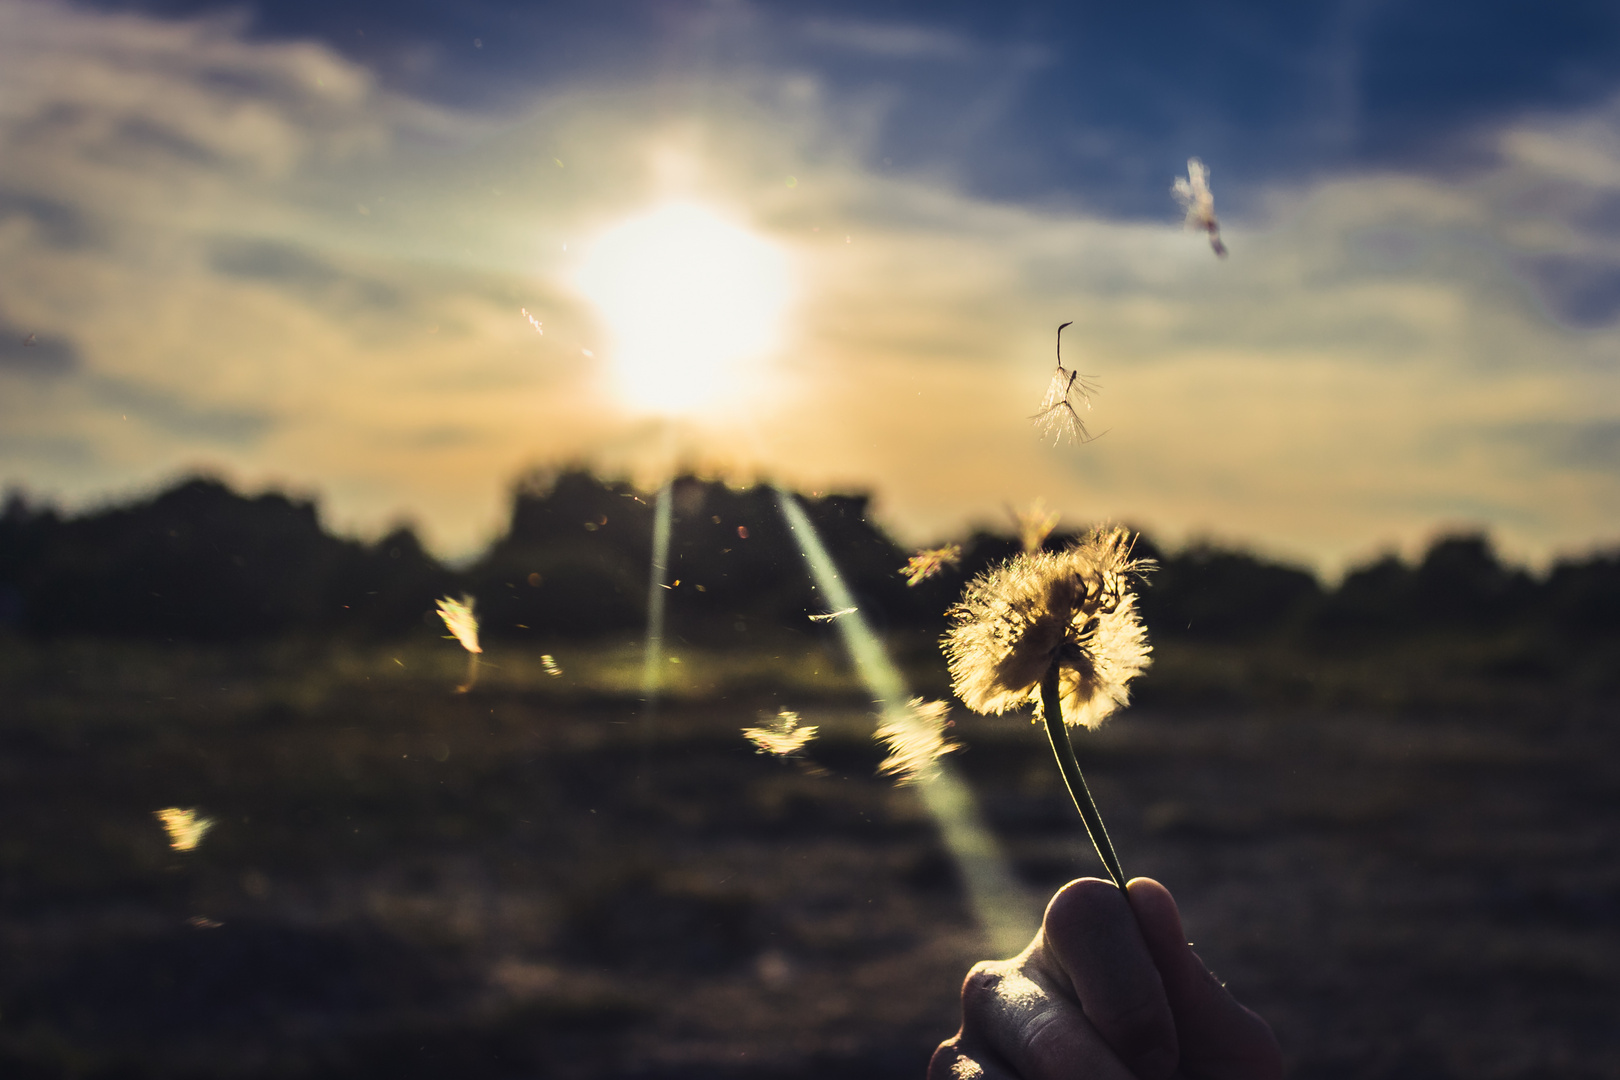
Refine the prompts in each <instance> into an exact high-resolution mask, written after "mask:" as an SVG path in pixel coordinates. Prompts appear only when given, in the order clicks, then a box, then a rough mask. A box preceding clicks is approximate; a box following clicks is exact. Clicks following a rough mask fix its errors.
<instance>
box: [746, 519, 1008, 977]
mask: <svg viewBox="0 0 1620 1080" xmlns="http://www.w3.org/2000/svg"><path fill="white" fill-rule="evenodd" d="M776 501H777V505H778V506H779V507H780V508H781V511H782V516H783V517H784V518H785V519H786V520H787V523H788V528H789V531H791V532H792V533H793V538H794V540H795V542H797V544H798V545H799V553H800V554H801V555H803V556H804V561H805V565H806V566H807V567H808V568H809V570H810V576H811V578H812V579H814V581H815V583H816V587H817V588H818V589H820V590H821V594H822V599H823V600H825V601H826V603H827V604H828V605H829V606H831V607H832V608H833V609H835V610H837V609H839V608H854V607H855V606H856V604H855V598H854V596H852V595H851V594H850V591H849V588H848V586H846V585H845V584H844V579H843V577H842V576H841V575H840V574H839V572H838V566H837V564H836V563H834V562H833V560H832V556H831V555H829V554H828V553H827V549H826V547H825V546H824V545H823V544H822V542H821V537H820V536H819V535H818V534H817V533H816V529H815V526H814V525H812V524H811V522H810V518H809V516H808V515H806V514H805V512H804V508H803V507H801V506H800V505H799V504H798V501H797V500H796V499H795V498H794V497H793V496H792V494H790V493H789V492H787V491H784V490H783V489H781V488H777V489H776ZM833 625H834V626H836V627H837V628H838V632H839V635H840V637H841V638H842V639H843V642H844V648H845V649H847V650H848V652H849V656H850V659H851V660H852V661H853V662H854V664H855V670H856V672H857V673H858V674H859V676H860V679H861V681H862V682H863V683H865V684H866V688H867V691H868V692H869V693H870V694H871V695H872V697H873V698H875V699H876V700H877V703H878V708H879V710H880V711H881V713H882V716H883V721H882V722H883V724H884V725H891V724H899V725H906V726H909V725H910V724H911V723H913V722H914V721H913V714H914V709H913V707H912V706H911V704H910V702H911V697H910V695H909V694H908V693H907V692H906V685H905V679H904V678H902V677H901V675H900V671H899V669H898V668H896V667H895V665H894V662H893V661H892V660H890V659H889V656H888V653H887V652H886V651H885V650H884V648H883V643H882V642H880V641H879V640H878V638H877V635H876V634H874V633H873V632H872V629H871V627H870V626H868V625H867V623H866V620H865V619H864V618H862V617H861V613H860V612H859V611H858V610H857V611H852V612H850V613H849V614H848V615H845V616H844V617H843V618H840V619H838V620H837V621H836V622H834V623H833ZM916 791H917V793H918V794H919V795H920V796H921V797H922V801H923V806H925V807H926V808H927V810H928V812H929V813H930V814H931V815H932V816H933V818H934V821H935V823H936V824H938V826H939V831H940V837H941V839H942V840H944V842H945V846H946V847H947V848H949V849H950V852H951V856H952V858H954V859H955V860H956V865H957V868H958V869H959V870H960V872H961V875H962V882H963V884H964V885H965V886H966V887H967V892H968V902H969V904H970V905H971V907H972V908H973V913H974V916H975V917H976V918H977V919H978V921H979V925H980V926H981V927H983V928H984V932H985V936H986V937H988V938H989V939H990V940H989V943H990V946H991V947H992V948H993V949H995V950H997V952H998V953H999V954H1002V955H1006V956H1011V955H1013V954H1014V953H1016V952H1018V951H1019V950H1020V949H1022V948H1023V947H1024V945H1025V943H1027V942H1028V941H1029V937H1030V934H1031V933H1033V932H1034V929H1035V927H1036V926H1037V925H1038V924H1039V922H1040V909H1039V907H1038V906H1037V905H1036V903H1035V901H1034V898H1033V897H1031V896H1030V895H1029V893H1028V891H1027V890H1025V889H1024V888H1023V887H1022V886H1021V885H1019V884H1018V882H1017V881H1016V880H1015V879H1014V877H1013V875H1012V870H1011V868H1010V867H1009V866H1008V865H1007V860H1006V857H1005V856H1004V855H1003V854H1002V852H1001V848H1000V845H998V844H997V843H996V839H995V837H994V836H993V835H991V833H990V830H989V829H987V828H986V827H985V825H984V821H983V819H982V818H981V816H980V814H979V808H978V804H977V802H976V800H975V799H974V798H973V792H972V790H971V789H969V787H968V786H967V784H965V783H964V782H963V781H962V779H961V777H959V776H957V774H956V772H955V770H954V769H952V768H951V767H950V766H949V764H948V763H947V762H945V761H937V762H935V764H934V771H933V774H932V775H931V776H926V777H923V778H921V779H920V780H919V782H918V783H917V784H916Z"/></svg>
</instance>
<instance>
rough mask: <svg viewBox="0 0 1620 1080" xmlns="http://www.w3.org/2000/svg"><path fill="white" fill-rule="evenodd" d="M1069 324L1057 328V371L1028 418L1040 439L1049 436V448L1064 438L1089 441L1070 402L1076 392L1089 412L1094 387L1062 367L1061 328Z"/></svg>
mask: <svg viewBox="0 0 1620 1080" xmlns="http://www.w3.org/2000/svg"><path fill="white" fill-rule="evenodd" d="M1073 325H1074V324H1073V323H1072V322H1066V323H1064V324H1063V326H1059V327H1058V328H1057V370H1056V371H1054V372H1053V373H1052V381H1051V382H1050V383H1048V384H1047V386H1046V396H1045V397H1043V398H1041V407H1040V410H1039V411H1038V412H1036V413H1035V414H1033V415H1032V416H1031V417H1030V420H1031V421H1032V422H1033V423H1034V424H1035V426H1036V427H1037V428H1039V429H1040V431H1041V435H1042V437H1046V436H1051V439H1052V443H1053V445H1056V444H1058V443H1060V442H1062V441H1063V440H1064V439H1068V440H1070V441H1072V442H1083V443H1084V442H1090V441H1091V440H1092V438H1093V436H1092V434H1091V433H1090V432H1089V431H1087V430H1086V423H1085V421H1084V420H1081V419H1080V413H1079V412H1078V411H1076V409H1075V407H1074V402H1073V401H1071V400H1070V399H1071V398H1072V397H1073V396H1074V395H1075V393H1076V391H1077V390H1078V392H1079V394H1080V400H1081V401H1083V402H1085V406H1086V410H1087V411H1088V412H1089V411H1090V409H1091V393H1090V392H1091V391H1094V390H1096V389H1097V388H1096V387H1095V386H1092V385H1091V384H1089V383H1087V382H1086V380H1085V376H1083V375H1081V374H1080V372H1079V370H1078V369H1077V370H1074V371H1070V370H1069V369H1068V368H1066V367H1064V366H1063V327H1064V326H1073Z"/></svg>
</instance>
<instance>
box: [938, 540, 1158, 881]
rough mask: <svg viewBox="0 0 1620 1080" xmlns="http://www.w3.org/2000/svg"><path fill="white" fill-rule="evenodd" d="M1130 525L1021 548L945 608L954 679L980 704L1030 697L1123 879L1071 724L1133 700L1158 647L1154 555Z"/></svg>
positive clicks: (1016, 703)
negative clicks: (1137, 542)
mask: <svg viewBox="0 0 1620 1080" xmlns="http://www.w3.org/2000/svg"><path fill="white" fill-rule="evenodd" d="M1131 546H1132V538H1131V535H1130V533H1129V532H1127V531H1126V530H1125V529H1121V528H1110V529H1094V530H1092V532H1091V533H1090V534H1089V535H1087V536H1086V537H1085V539H1083V540H1081V541H1080V542H1079V543H1077V544H1075V545H1074V546H1073V547H1071V548H1069V549H1068V550H1067V551H1063V552H1058V553H1053V552H1046V551H1041V552H1035V553H1032V554H1025V555H1018V556H1015V557H1014V558H1012V559H1009V560H1008V561H1007V562H1005V563H1003V564H1002V565H1000V566H998V567H996V568H994V569H993V570H990V571H988V572H986V573H984V574H982V575H980V576H979V577H977V578H975V579H974V580H973V581H971V582H969V583H968V587H967V589H966V590H965V591H964V592H963V593H962V599H961V600H960V601H958V602H957V603H956V605H955V606H953V607H952V608H951V609H950V610H949V611H948V612H947V613H946V614H947V616H948V617H949V618H950V620H951V624H952V625H951V629H950V631H949V632H948V633H947V634H946V636H945V641H944V648H945V656H946V659H947V661H948V662H949V665H950V670H951V688H952V689H953V690H955V691H956V694H957V696H958V697H960V698H961V699H962V701H963V703H964V704H966V705H967V707H968V708H970V709H972V710H973V711H975V712H980V713H996V714H1000V713H1004V712H1006V711H1007V710H1008V709H1016V708H1019V707H1021V706H1023V705H1026V704H1028V703H1030V702H1035V703H1036V705H1037V712H1036V716H1037V719H1039V720H1041V721H1042V722H1044V724H1045V727H1046V734H1047V738H1048V739H1049V741H1050V742H1051V744H1052V753H1053V754H1054V755H1055V756H1056V757H1057V760H1058V767H1059V768H1060V769H1062V770H1063V779H1064V781H1065V782H1066V783H1067V785H1068V787H1069V794H1070V796H1071V797H1072V798H1073V799H1074V804H1075V808H1076V809H1077V810H1079V811H1080V816H1081V818H1082V820H1084V822H1085V825H1086V831H1087V833H1089V834H1090V836H1091V841H1092V844H1093V845H1094V846H1095V847H1096V848H1097V855H1098V857H1099V858H1101V859H1102V861H1103V865H1104V866H1106V867H1107V868H1108V872H1109V874H1110V876H1112V877H1113V878H1114V883H1115V884H1116V885H1118V886H1119V887H1120V888H1121V889H1123V888H1124V887H1125V875H1124V871H1123V869H1121V867H1120V864H1119V857H1118V856H1117V855H1116V854H1115V853H1114V848H1113V844H1112V843H1111V842H1110V841H1109V839H1108V832H1107V830H1106V829H1105V828H1104V827H1103V823H1102V817H1101V815H1100V814H1099V813H1098V812H1097V805H1096V802H1095V801H1094V800H1093V799H1092V798H1091V793H1090V791H1089V790H1088V789H1087V787H1086V781H1085V777H1084V775H1083V774H1082V773H1081V771H1080V765H1079V762H1078V761H1077V760H1076V759H1075V756H1074V747H1073V745H1072V744H1071V742H1070V741H1069V736H1068V732H1067V731H1066V729H1065V726H1064V725H1065V723H1067V724H1069V725H1072V726H1080V727H1087V728H1095V727H1097V726H1098V725H1099V724H1101V723H1102V722H1103V721H1104V720H1105V719H1107V718H1108V717H1109V716H1110V715H1111V714H1112V713H1113V712H1114V711H1115V710H1116V709H1118V708H1119V707H1120V706H1122V705H1125V704H1127V703H1128V702H1129V701H1130V682H1131V680H1132V679H1134V678H1135V677H1136V676H1137V675H1139V674H1141V673H1142V671H1143V670H1144V669H1146V668H1147V666H1148V664H1149V663H1150V662H1151V660H1150V655H1149V654H1150V652H1151V649H1150V648H1149V646H1148V643H1147V631H1146V629H1145V628H1144V627H1143V626H1142V621H1141V618H1140V617H1139V615H1138V613H1137V608H1136V593H1135V591H1134V589H1133V585H1134V583H1135V581H1136V579H1138V578H1140V576H1141V575H1142V574H1143V573H1144V572H1146V571H1147V570H1149V569H1151V563H1149V562H1148V561H1147V560H1144V559H1134V558H1132V557H1131Z"/></svg>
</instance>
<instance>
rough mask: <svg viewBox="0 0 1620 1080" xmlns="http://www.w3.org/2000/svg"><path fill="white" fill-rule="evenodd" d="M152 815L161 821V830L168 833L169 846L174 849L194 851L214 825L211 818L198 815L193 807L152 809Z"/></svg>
mask: <svg viewBox="0 0 1620 1080" xmlns="http://www.w3.org/2000/svg"><path fill="white" fill-rule="evenodd" d="M152 816H153V817H155V818H157V819H158V820H159V821H160V822H162V823H163V830H164V831H165V832H167V833H168V834H169V846H170V847H172V848H173V849H174V850H176V851H195V850H196V849H197V845H198V844H200V843H202V838H203V837H205V836H207V835H208V830H209V829H212V828H213V827H214V819H213V818H205V817H199V816H198V815H197V811H196V810H195V809H191V810H182V809H181V808H180V807H178V806H170V807H166V808H164V809H162V810H154V811H152Z"/></svg>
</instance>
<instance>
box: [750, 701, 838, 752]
mask: <svg viewBox="0 0 1620 1080" xmlns="http://www.w3.org/2000/svg"><path fill="white" fill-rule="evenodd" d="M760 721H761V725H762V726H760V727H750V728H743V738H745V739H747V740H748V741H749V742H751V743H753V744H754V751H755V753H759V754H772V755H774V756H776V757H793V756H795V755H797V754H799V753H800V752H802V751H803V750H804V748H805V747H806V746H808V745H810V740H811V739H814V738H815V737H816V732H817V731H818V730H820V729H819V728H817V727H816V725H814V724H806V723H804V722H802V721H801V720H800V718H799V714H798V713H796V712H794V711H793V710H792V709H781V710H779V711H778V712H777V714H776V715H775V716H769V715H761V716H760Z"/></svg>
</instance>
